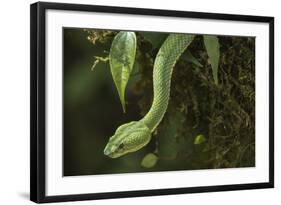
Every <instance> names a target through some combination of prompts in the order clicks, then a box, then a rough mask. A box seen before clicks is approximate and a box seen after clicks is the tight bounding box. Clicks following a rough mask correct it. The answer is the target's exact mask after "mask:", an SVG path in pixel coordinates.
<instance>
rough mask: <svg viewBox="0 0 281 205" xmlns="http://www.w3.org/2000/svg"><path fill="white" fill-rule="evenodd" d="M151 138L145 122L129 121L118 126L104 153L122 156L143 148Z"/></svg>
mask: <svg viewBox="0 0 281 205" xmlns="http://www.w3.org/2000/svg"><path fill="white" fill-rule="evenodd" d="M150 139H151V132H150V130H149V128H148V127H147V126H146V125H145V124H144V123H143V122H141V121H133V122H129V123H126V124H124V125H121V126H120V127H118V128H117V130H116V132H115V134H114V135H113V136H112V137H110V139H109V141H108V143H107V145H106V147H105V149H104V154H105V155H107V156H109V157H110V158H117V157H121V156H123V155H125V154H127V153H130V152H135V151H137V150H139V149H141V148H142V147H144V146H145V145H147V143H148V142H149V141H150Z"/></svg>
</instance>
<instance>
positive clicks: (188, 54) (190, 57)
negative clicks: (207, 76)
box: [181, 50, 203, 68]
mask: <svg viewBox="0 0 281 205" xmlns="http://www.w3.org/2000/svg"><path fill="white" fill-rule="evenodd" d="M181 58H182V59H183V60H185V61H187V62H190V63H193V64H194V65H196V66H198V67H200V68H201V67H203V65H202V64H201V63H200V62H199V61H198V60H197V59H196V58H195V57H194V56H193V55H192V53H191V52H190V51H189V50H186V51H185V52H184V53H183V54H182V56H181Z"/></svg>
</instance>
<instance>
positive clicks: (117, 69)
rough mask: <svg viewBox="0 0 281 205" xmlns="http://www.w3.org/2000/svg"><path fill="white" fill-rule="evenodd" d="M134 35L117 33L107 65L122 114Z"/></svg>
mask: <svg viewBox="0 0 281 205" xmlns="http://www.w3.org/2000/svg"><path fill="white" fill-rule="evenodd" d="M136 41H137V40H136V35H135V33H134V32H123V31H121V32H119V33H118V34H117V35H116V36H115V38H114V40H113V42H112V45H111V48H110V54H109V63H110V68H111V74H112V77H113V80H114V83H115V86H116V88H117V91H118V94H119V98H120V101H121V104H122V108H123V112H126V105H125V92H126V86H127V83H128V81H129V77H130V74H131V72H132V69H133V66H134V62H135V55H136V44H137V42H136Z"/></svg>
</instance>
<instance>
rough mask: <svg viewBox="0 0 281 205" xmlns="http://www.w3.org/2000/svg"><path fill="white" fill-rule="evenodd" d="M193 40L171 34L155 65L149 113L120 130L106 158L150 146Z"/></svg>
mask: <svg viewBox="0 0 281 205" xmlns="http://www.w3.org/2000/svg"><path fill="white" fill-rule="evenodd" d="M193 38H194V36H193V35H187V34H170V35H169V36H168V37H167V39H166V40H165V41H164V43H163V45H162V46H161V48H160V49H159V51H158V54H157V56H156V59H155V62H154V67H153V93H154V97H153V103H152V106H151V108H150V110H149V112H148V113H147V114H146V115H145V116H144V117H143V118H142V119H141V120H139V121H132V122H129V123H126V124H124V125H121V126H120V127H118V128H117V130H116V132H115V134H114V135H113V136H112V137H110V139H109V141H108V143H107V145H106V147H105V149H104V154H105V155H107V156H109V157H111V158H117V157H120V156H123V155H125V154H127V153H130V152H135V151H137V150H139V149H141V148H142V147H144V146H145V145H147V144H148V142H149V141H150V140H151V133H152V132H153V131H154V130H155V128H156V127H157V126H158V124H159V123H160V122H161V120H162V119H163V117H164V114H165V112H166V110H167V107H168V103H169V98H170V85H171V78H172V72H173V68H174V66H175V64H176V62H177V60H178V59H179V57H180V56H181V55H182V53H183V52H184V51H185V49H186V48H187V47H188V45H189V44H190V43H191V42H192V40H193Z"/></svg>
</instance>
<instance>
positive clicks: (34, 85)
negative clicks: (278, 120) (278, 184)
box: [30, 2, 274, 203]
mask: <svg viewBox="0 0 281 205" xmlns="http://www.w3.org/2000/svg"><path fill="white" fill-rule="evenodd" d="M30 19H31V39H30V41H31V177H30V179H31V181H30V186H31V187H30V192H31V195H30V197H31V200H32V201H34V202H38V203H43V202H58V201H73V200H90V199H106V198H118V197H137V196H153V195H165V194H183V193H195V192H211V191H226V190H243V189H258V188H272V187H273V186H274V154H273V153H274V143H273V141H274V139H273V138H274V123H273V120H274V104H273V103H274V87H273V86H274V82H273V80H274V18H273V17H264V16H246V15H229V14H215V13H201V12H186V11H171V10H154V9H141V8H124V7H107V6H94V5H79V4H63V3H46V2H45V3H43V2H40V3H35V4H32V5H31V18H30Z"/></svg>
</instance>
